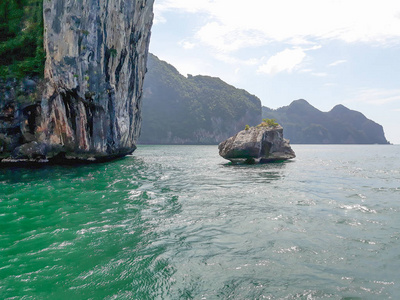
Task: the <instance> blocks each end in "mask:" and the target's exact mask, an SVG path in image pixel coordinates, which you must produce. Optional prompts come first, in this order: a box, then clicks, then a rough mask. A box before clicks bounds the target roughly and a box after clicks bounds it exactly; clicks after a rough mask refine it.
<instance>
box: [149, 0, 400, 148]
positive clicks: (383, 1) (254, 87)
mask: <svg viewBox="0 0 400 300" xmlns="http://www.w3.org/2000/svg"><path fill="white" fill-rule="evenodd" d="M150 51H151V52H152V53H153V54H155V55H157V56H158V57H159V58H160V59H162V60H165V61H167V62H168V63H170V64H172V65H174V66H175V67H176V68H177V69H178V70H179V72H180V73H182V74H183V75H185V76H186V75H187V74H191V75H198V74H200V75H210V76H215V77H219V78H221V79H222V80H224V81H226V82H227V83H229V84H232V85H234V86H236V87H238V88H243V89H245V90H247V91H248V92H249V93H251V94H254V95H256V96H257V97H259V98H260V99H261V101H262V104H263V105H264V106H268V107H270V108H278V107H281V106H285V105H288V104H290V102H292V101H293V100H296V99H306V100H307V101H308V102H310V104H312V105H314V106H315V107H317V108H318V109H320V110H322V111H329V110H330V109H332V108H333V106H335V105H336V104H343V105H345V106H347V107H348V108H350V109H354V110H358V111H360V112H362V113H363V114H365V115H366V116H367V117H368V118H370V119H372V120H374V121H375V122H377V123H379V124H381V125H383V127H384V130H385V134H386V138H387V139H388V140H389V141H391V142H392V143H395V144H400V1H398V0H395V1H393V0H379V1H377V0H363V1H360V0H302V1H298V0H279V1H277V0H272V1H270V0H246V1H243V0H240V1H239V0H156V1H155V5H154V25H153V29H152V39H151V43H150Z"/></svg>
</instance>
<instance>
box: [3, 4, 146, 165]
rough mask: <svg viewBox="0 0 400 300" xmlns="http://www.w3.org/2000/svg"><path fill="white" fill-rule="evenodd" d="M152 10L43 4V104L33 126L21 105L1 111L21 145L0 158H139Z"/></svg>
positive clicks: (133, 6) (127, 6)
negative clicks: (16, 128) (16, 129)
mask: <svg viewBox="0 0 400 300" xmlns="http://www.w3.org/2000/svg"><path fill="white" fill-rule="evenodd" d="M153 2H154V0H133V1H125V0H81V1H72V0H52V1H49V0H44V2H43V16H44V48H45V52H46V63H45V74H44V83H43V88H42V89H41V90H40V92H41V95H42V96H41V99H36V100H38V101H36V104H35V105H34V108H32V109H31V112H30V113H29V116H30V120H28V118H23V117H22V118H20V117H19V116H21V108H20V106H21V105H20V104H19V103H17V104H15V103H14V104H12V103H11V104H10V103H8V104H7V103H6V104H7V105H8V108H7V106H6V104H4V103H3V105H2V106H3V108H4V107H5V108H7V109H8V113H9V115H10V114H12V113H11V109H10V108H9V106H10V105H11V106H12V107H13V108H12V109H13V111H14V112H15V114H14V120H11V123H13V124H14V125H15V124H16V123H18V122H20V123H21V125H20V129H21V136H22V138H21V139H19V142H20V144H21V145H18V144H15V142H14V144H13V145H11V146H10V145H7V147H3V149H0V151H2V152H3V153H0V157H5V156H6V154H7V153H5V152H8V153H10V155H9V156H10V157H11V158H12V159H33V158H35V159H37V158H40V159H53V158H54V159H61V160H63V159H89V160H94V159H102V158H113V157H118V156H122V155H126V154H129V153H131V152H133V151H134V150H135V148H136V140H137V138H138V136H139V132H140V126H141V96H142V86H143V80H144V75H145V72H146V61H147V55H148V46H149V41H150V29H151V25H152V20H153ZM3 102H4V101H3ZM0 106H1V105H0ZM0 108H1V107H0ZM23 109H24V108H22V110H23ZM17 115H18V116H17ZM22 115H23V114H22ZM9 118H11V115H10V116H9ZM18 118H20V119H19V120H17V119H18ZM24 124H29V133H30V135H29V137H28V138H27V137H25V136H26V132H27V130H23V128H22V127H23V126H24ZM21 126H22V127H21ZM5 137H6V138H7V137H9V134H8V136H7V134H5ZM3 140H4V141H6V139H5V138H4V139H3ZM4 141H3V144H6V142H4ZM14 146H16V147H14ZM6 149H7V150H6Z"/></svg>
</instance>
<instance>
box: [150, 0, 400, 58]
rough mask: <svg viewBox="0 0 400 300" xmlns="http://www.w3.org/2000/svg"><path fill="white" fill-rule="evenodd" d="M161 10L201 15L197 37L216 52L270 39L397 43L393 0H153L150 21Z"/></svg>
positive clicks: (398, 6) (399, 23)
mask: <svg viewBox="0 0 400 300" xmlns="http://www.w3.org/2000/svg"><path fill="white" fill-rule="evenodd" d="M167 11H174V12H176V11H180V12H182V13H204V14H206V15H207V16H208V17H207V18H204V20H206V23H205V24H204V25H203V26H202V28H201V29H200V30H199V32H198V35H197V37H198V38H199V40H201V41H202V42H204V43H205V44H207V45H211V46H213V47H215V48H216V49H218V50H220V51H235V50H238V49H241V48H246V47H253V46H258V45H260V44H263V43H264V44H266V43H268V42H270V41H277V42H285V43H287V44H290V45H307V44H313V43H314V42H315V41H316V40H319V41H321V40H341V41H344V42H348V43H354V42H367V43H373V44H376V45H387V44H389V43H399V41H400V19H399V17H398V16H399V14H400V1H398V0H380V1H376V0H352V1H347V0H324V1H321V0H303V1H298V0H280V1H267V0H248V1H246V2H243V1H242V0H214V1H213V0H190V1H188V0H158V1H157V2H156V4H155V20H156V22H157V20H161V21H162V20H163V17H162V16H163V14H164V13H165V12H167ZM158 22H159V21H158Z"/></svg>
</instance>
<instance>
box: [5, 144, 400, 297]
mask: <svg viewBox="0 0 400 300" xmlns="http://www.w3.org/2000/svg"><path fill="white" fill-rule="evenodd" d="M292 147H293V149H294V150H295V152H296V154H297V158H296V159H294V160H292V161H288V162H285V163H277V164H266V165H251V166H248V165H232V164H230V163H229V162H228V161H225V160H223V159H222V158H221V157H219V156H218V149H217V147H216V146H140V147H139V149H138V150H137V151H136V152H134V154H133V156H129V157H126V158H124V159H120V160H118V161H114V162H109V163H102V164H94V165H84V166H49V167H41V168H33V169H24V168H12V169H0V299H400V272H399V269H400V240H399V238H400V217H399V216H400V146H390V145H387V146H378V145H369V146H360V145H357V146H356V145H352V146H339V145H329V146H321V145H320V146H316V145H293V146H292Z"/></svg>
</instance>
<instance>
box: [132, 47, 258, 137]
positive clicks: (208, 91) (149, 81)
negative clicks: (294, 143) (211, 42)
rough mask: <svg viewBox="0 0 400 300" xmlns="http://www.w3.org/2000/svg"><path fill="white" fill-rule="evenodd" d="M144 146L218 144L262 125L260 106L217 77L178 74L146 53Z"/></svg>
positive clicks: (166, 64)
mask: <svg viewBox="0 0 400 300" xmlns="http://www.w3.org/2000/svg"><path fill="white" fill-rule="evenodd" d="M147 69H148V71H147V74H146V79H145V82H144V87H143V109H142V111H143V122H142V133H141V136H140V139H139V142H140V143H142V144H218V143H220V142H221V141H222V140H225V139H227V138H228V137H230V136H231V135H233V134H235V133H236V132H238V131H240V130H242V129H244V127H245V126H246V124H249V125H250V126H253V125H256V124H258V123H260V120H261V101H260V99H259V98H257V97H256V96H254V95H251V94H249V93H248V92H246V91H245V90H241V89H237V88H235V87H233V86H231V85H229V84H227V83H225V82H224V81H222V80H221V79H219V78H214V77H210V76H191V75H189V76H188V77H185V76H183V75H181V74H180V73H179V72H178V71H177V70H176V68H175V67H173V66H172V65H170V64H168V63H166V62H164V61H161V60H160V59H158V58H157V57H156V56H155V55H152V54H149V58H148V62H147Z"/></svg>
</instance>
